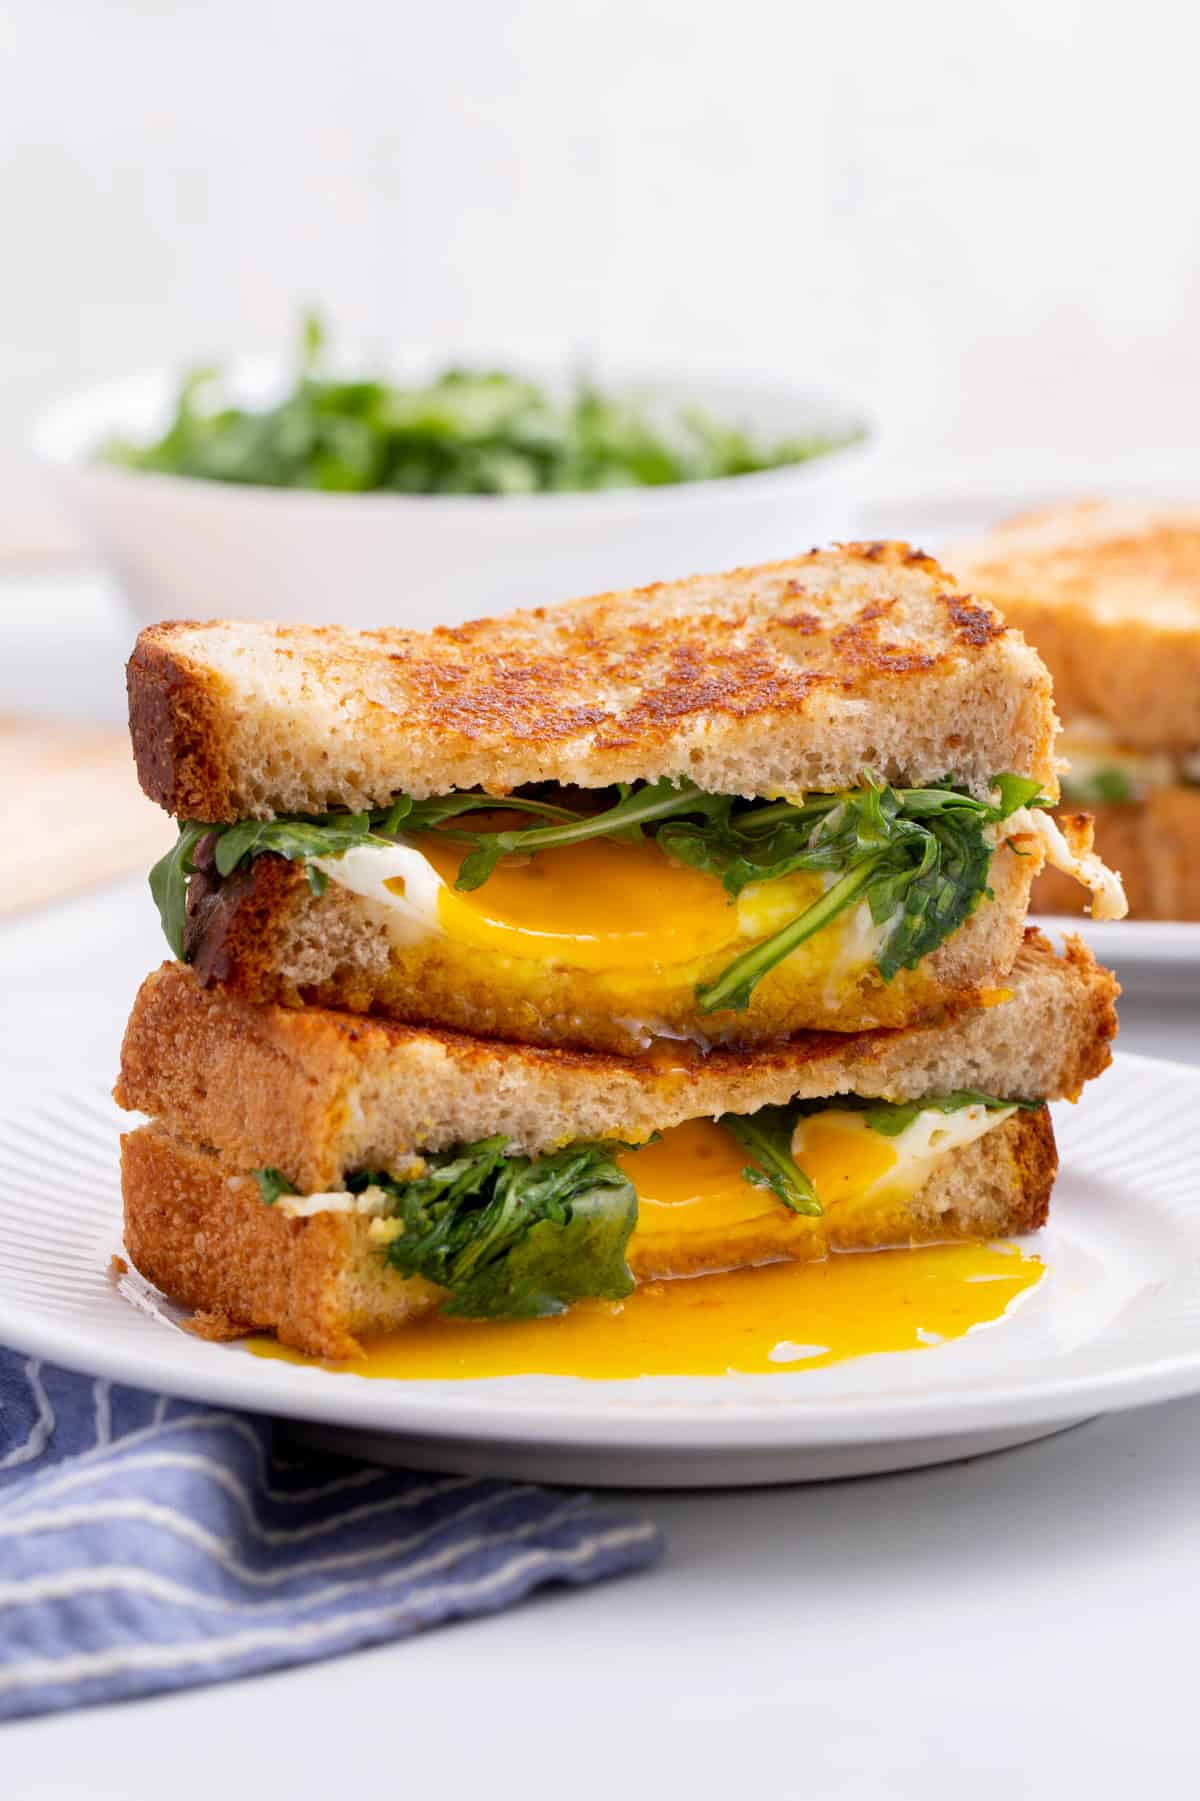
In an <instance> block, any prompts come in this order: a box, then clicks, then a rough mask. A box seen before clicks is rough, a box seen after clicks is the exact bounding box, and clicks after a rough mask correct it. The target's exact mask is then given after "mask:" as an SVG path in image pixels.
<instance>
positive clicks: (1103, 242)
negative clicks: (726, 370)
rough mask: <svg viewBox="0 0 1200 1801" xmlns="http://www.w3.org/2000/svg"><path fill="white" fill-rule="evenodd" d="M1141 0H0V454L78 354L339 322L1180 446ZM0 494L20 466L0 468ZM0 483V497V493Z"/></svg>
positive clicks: (1168, 98)
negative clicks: (562, 346)
mask: <svg viewBox="0 0 1200 1801" xmlns="http://www.w3.org/2000/svg"><path fill="white" fill-rule="evenodd" d="M1196 20H1197V15H1196V14H1195V12H1194V9H1191V8H1185V7H1184V6H1183V5H1182V4H1181V3H1179V0H1177V3H1174V4H1172V3H1170V0H1140V3H1139V4H1137V5H1134V4H1131V3H1125V4H1107V3H1093V4H1086V5H1085V4H1079V3H1074V0H1008V3H996V0H985V3H984V4H975V3H972V0H925V3H924V4H921V3H919V0H918V3H916V4H908V5H901V4H899V3H898V0H892V3H890V4H889V3H887V0H822V3H821V4H809V3H808V0H790V4H789V3H787V0H725V4H722V5H718V4H717V3H716V0H510V3H506V0H423V3H422V4H420V5H414V4H411V3H409V0H4V4H3V5H2V6H0V231H2V236H0V327H2V329H0V456H3V455H4V454H5V453H7V454H8V456H9V458H10V459H11V458H12V457H14V456H15V455H16V454H17V452H18V449H19V446H20V444H21V441H22V438H23V434H24V433H25V431H26V428H27V425H28V422H29V420H30V418H31V417H32V415H33V414H34V413H35V411H36V409H37V408H38V406H39V405H40V404H41V402H42V401H43V399H44V398H46V397H47V396H49V395H51V394H53V393H56V392H58V391H60V390H62V389H64V388H70V387H71V386H72V385H74V384H76V383H78V382H80V381H82V380H85V379H87V378H90V377H93V376H96V375H99V374H104V373H108V372H119V371H122V370H125V369H128V368H131V367H136V366H137V365H139V364H143V363H145V362H148V361H154V360H158V359H162V358H170V359H175V358H184V357H187V356H189V355H191V354H194V353H197V352H202V351H207V350H210V349H220V348H222V347H229V346H234V345H245V344H253V345H271V344H273V343H275V342H276V341H277V340H278V339H279V337H280V336H281V334H284V333H286V332H287V331H288V330H289V328H290V324H291V321H292V318H293V314H294V308H295V304H296V302H297V300H298V299H299V298H300V297H303V296H311V297H314V298H319V299H320V300H321V301H322V302H323V304H324V305H325V307H326V308H327V309H328V311H329V313H330V314H331V316H332V317H334V318H335V319H336V320H337V321H338V322H339V323H340V324H341V325H342V326H343V327H344V329H345V332H346V334H347V335H352V336H353V337H355V338H365V339H366V340H367V341H378V342H381V343H382V342H386V340H387V339H388V338H389V337H404V336H415V337H418V338H426V337H431V336H432V337H436V338H441V337H444V338H445V339H446V340H447V341H448V342H449V341H452V340H453V339H454V338H455V337H456V336H462V337H466V338H474V339H476V340H478V339H487V340H492V341H499V342H503V341H504V340H505V339H506V338H507V337H508V336H510V335H512V336H519V337H521V338H525V339H528V338H531V337H532V338H544V337H548V338H553V339H562V338H564V337H565V338H567V339H569V340H570V341H571V342H572V343H575V344H578V345H581V346H587V345H594V346H601V347H605V348H612V349H614V350H616V351H628V350H630V349H635V350H637V352H638V353H639V355H643V356H646V357H649V358H652V359H653V358H655V357H657V356H659V355H661V356H662V357H664V358H669V359H672V360H674V361H676V362H678V361H680V360H683V361H686V360H687V358H688V357H689V356H696V357H701V356H702V357H704V358H706V359H712V358H719V359H721V360H725V361H727V362H728V363H730V364H731V365H735V366H736V365H740V364H746V365H755V366H763V365H766V366H769V367H774V368H777V369H779V370H781V371H786V372H788V373H789V374H790V375H794V376H797V377H805V376H815V377H819V378H821V379H822V380H830V381H833V382H835V383H838V384H848V385H849V386H850V387H852V388H853V389H855V390H857V391H858V392H860V393H861V394H863V395H865V396H866V397H867V398H868V400H869V401H870V402H871V403H872V404H873V405H874V406H875V408H876V409H877V410H878V411H879V412H880V413H882V414H883V416H884V418H885V420H886V421H887V423H888V424H889V425H890V426H891V427H892V430H893V442H895V443H898V444H899V445H900V446H901V448H902V450H903V451H904V452H905V453H906V454H907V455H910V456H911V457H912V458H915V459H921V458H928V457H932V456H936V457H937V458H938V460H940V461H944V460H945V459H946V456H947V455H950V456H956V455H959V454H960V453H968V452H976V451H979V450H982V449H989V448H995V447H999V448H1006V449H1012V450H1021V449H1029V448H1031V447H1040V448H1047V447H1048V448H1051V449H1054V450H1062V451H1064V452H1074V453H1079V454H1080V455H1086V454H1089V453H1091V452H1093V451H1094V450H1096V449H1100V450H1103V451H1105V452H1112V451H1118V450H1123V449H1125V448H1126V447H1128V446H1129V445H1131V444H1132V445H1137V446H1144V447H1146V448H1147V449H1156V450H1163V449H1171V448H1174V447H1184V446H1189V445H1191V444H1193V443H1194V441H1195V437H1196V428H1195V417H1196V405H1197V397H1198V390H1200V331H1198V329H1197V314H1198V310H1200V207H1198V201H1197V181H1198V175H1200V157H1198V156H1197V150H1198V148H1200V108H1198V105H1197V85H1198V83H1197V53H1198V51H1200V25H1198V24H1197V22H1196ZM6 492H7V494H8V508H9V512H10V519H11V514H12V511H13V508H14V507H15V506H16V505H18V504H19V505H20V506H21V507H22V508H24V507H25V506H26V505H27V503H28V500H29V491H28V489H27V488H23V487H22V486H21V485H20V484H19V483H18V484H17V485H15V486H14V484H13V483H12V482H11V481H10V482H9V483H8V484H7V487H6ZM3 504H4V503H3V502H2V501H0V505H3Z"/></svg>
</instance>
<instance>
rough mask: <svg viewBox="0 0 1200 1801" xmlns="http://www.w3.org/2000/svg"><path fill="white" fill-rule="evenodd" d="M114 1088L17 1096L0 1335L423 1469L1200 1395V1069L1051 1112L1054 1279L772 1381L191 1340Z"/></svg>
mask: <svg viewBox="0 0 1200 1801" xmlns="http://www.w3.org/2000/svg"><path fill="white" fill-rule="evenodd" d="M122 1123H126V1124H127V1123H128V1121H127V1118H126V1116H123V1115H121V1114H119V1113H118V1112H117V1110H116V1108H115V1107H114V1106H113V1104H112V1102H111V1100H110V1099H109V1098H108V1096H107V1094H106V1092H105V1090H104V1088H103V1087H102V1086H101V1085H100V1084H99V1083H98V1082H97V1083H94V1084H91V1083H82V1084H80V1085H78V1087H75V1088H66V1089H64V1090H62V1091H60V1092H58V1093H56V1094H54V1095H53V1096H50V1097H47V1096H46V1095H44V1094H42V1095H41V1096H35V1095H33V1094H29V1093H27V1094H25V1095H24V1096H22V1095H21V1094H20V1093H17V1094H10V1095H8V1096H6V1098H5V1100H4V1103H3V1106H2V1108H0V1340H2V1341H4V1342H6V1343H8V1344H12V1345H16V1346H18V1347H19V1348H22V1349H24V1350H27V1351H29V1352H30V1353H32V1354H34V1355H36V1356H41V1357H45V1358H47V1359H52V1360H54V1361H57V1362H60V1363H64V1364H67V1365H69V1366H71V1367H73V1368H76V1369H82V1370H88V1371H91V1372H94V1373H95V1374H97V1375H102V1376H106V1377H110V1378H112V1379H115V1380H118V1381H124V1382H131V1383H137V1384H140V1385H141V1386H143V1387H148V1388H154V1389H158V1390H164V1391H166V1392H168V1393H170V1394H175V1395H182V1396H185V1397H189V1398H191V1399H193V1400H196V1401H200V1402H206V1403H218V1404H222V1405H228V1406H235V1407H241V1408H247V1409H254V1410H256V1411H259V1412H267V1413H274V1414H277V1415H281V1416H284V1417H287V1418H290V1419H293V1420H299V1421H304V1422H307V1423H308V1424H309V1426H315V1427H316V1428H318V1430H319V1431H321V1432H322V1433H323V1434H324V1435H325V1438H324V1441H325V1442H326V1443H328V1442H329V1438H328V1433H329V1431H330V1429H334V1430H337V1431H339V1432H346V1431H349V1432H350V1433H352V1434H356V1435H358V1436H357V1437H356V1438H354V1439H352V1440H341V1441H339V1442H344V1443H346V1444H347V1448H349V1445H350V1444H351V1443H353V1444H355V1445H357V1446H358V1447H360V1448H361V1446H362V1444H363V1443H364V1440H363V1439H362V1436H361V1435H362V1434H368V1435H370V1443H371V1448H372V1450H373V1451H374V1452H375V1454H379V1452H380V1449H381V1446H382V1448H383V1450H384V1451H385V1452H386V1454H388V1455H390V1456H392V1457H393V1458H394V1459H395V1460H396V1461H399V1462H404V1463H407V1464H411V1465H413V1466H417V1467H437V1468H441V1469H447V1470H467V1471H483V1472H489V1473H495V1474H506V1475H522V1476H524V1475H528V1476H536V1477H541V1478H544V1479H549V1480H560V1481H569V1482H571V1481H589V1482H609V1483H619V1484H622V1485H625V1486H629V1485H636V1484H647V1485H678V1486H683V1485H697V1486H707V1485H712V1484H726V1483H745V1482H764V1481H800V1480H805V1479H810V1478H813V1477H824V1476H831V1475H848V1474H860V1473H864V1472H866V1471H867V1470H879V1469H895V1468H902V1467H907V1466H911V1465H915V1464H919V1463H927V1462H937V1461H941V1460H943V1459H945V1458H949V1457H957V1456H962V1455H966V1454H969V1453H973V1452H978V1451H982V1450H990V1449H996V1448H999V1447H1000V1446H1001V1445H1005V1444H1012V1443H1017V1442H1019V1441H1021V1440H1023V1439H1028V1438H1034V1437H1038V1436H1040V1435H1042V1434H1043V1433H1045V1432H1047V1431H1052V1430H1055V1429H1057V1428H1059V1427H1061V1426H1063V1425H1066V1424H1069V1423H1071V1422H1073V1421H1076V1420H1079V1419H1081V1418H1083V1417H1085V1416H1086V1415H1089V1414H1093V1413H1097V1412H1101V1411H1106V1410H1109V1409H1113V1408H1119V1407H1131V1406H1137V1405H1140V1404H1143V1403H1145V1402H1149V1401H1157V1400H1165V1399H1167V1398H1168V1397H1171V1396H1175V1395H1182V1394H1187V1393H1191V1392H1193V1391H1196V1390H1200V1179H1198V1176H1197V1170H1198V1168H1200V1158H1198V1156H1197V1152H1198V1151H1200V1071H1196V1070H1190V1069H1187V1068H1184V1067H1182V1066H1179V1065H1175V1064H1171V1063H1160V1062H1156V1061H1154V1060H1152V1059H1148V1058H1139V1057H1124V1058H1118V1060H1117V1062H1116V1064H1115V1065H1114V1067H1113V1069H1112V1070H1111V1072H1110V1073H1109V1074H1108V1075H1107V1076H1106V1077H1104V1078H1103V1080H1102V1081H1101V1082H1100V1083H1099V1084H1098V1085H1095V1084H1094V1085H1093V1086H1092V1087H1091V1088H1090V1089H1089V1090H1088V1091H1087V1094H1086V1096H1085V1098H1084V1100H1083V1101H1082V1102H1081V1103H1080V1104H1079V1105H1078V1106H1077V1107H1071V1106H1066V1105H1061V1106H1058V1107H1056V1108H1055V1123H1056V1128H1057V1130H1058V1134H1059V1143H1060V1149H1061V1153H1062V1161H1063V1170H1062V1174H1061V1176H1060V1179H1059V1184H1058V1188H1057V1190H1056V1194H1055V1201H1054V1209H1053V1222H1054V1223H1053V1225H1052V1226H1051V1227H1050V1228H1049V1229H1048V1230H1047V1231H1046V1232H1045V1233H1043V1234H1040V1235H1039V1236H1038V1237H1037V1238H1036V1239H1034V1240H1031V1241H1030V1242H1031V1248H1035V1249H1036V1250H1037V1251H1038V1253H1039V1254H1040V1255H1041V1256H1042V1257H1043V1258H1044V1259H1045V1261H1046V1263H1047V1265H1048V1274H1047V1276H1046V1278H1045V1280H1044V1281H1043V1282H1042V1283H1041V1285H1040V1286H1039V1287H1038V1288H1037V1289H1036V1290H1034V1291H1033V1292H1032V1293H1031V1294H1030V1295H1029V1296H1028V1297H1027V1299H1026V1301H1025V1303H1024V1304H1022V1305H1021V1306H1019V1307H1017V1308H1016V1309H1014V1311H1013V1312H1012V1314H1011V1315H1010V1316H1009V1317H1008V1318H1006V1319H1004V1320H1002V1321H1000V1322H998V1323H997V1324H996V1325H994V1326H992V1327H989V1328H985V1329H983V1330H978V1331H976V1332H974V1333H973V1334H971V1335H970V1336H969V1337H967V1338H966V1339H963V1340H959V1341H957V1342H954V1343H950V1344H945V1345H939V1346H936V1347H934V1348H932V1349H929V1350H923V1351H917V1352H903V1353H891V1354H884V1355H879V1356H871V1357H863V1358H859V1359H857V1360H855V1361H853V1362H850V1363H843V1364H840V1365H835V1366H833V1367H831V1368H826V1369H819V1370H811V1371H806V1372H789V1373H783V1374H780V1375H772V1376H738V1375H733V1376H725V1377H719V1378H708V1377H704V1378H701V1377H662V1378H644V1379H642V1380H641V1381H636V1382H589V1381H581V1380H575V1379H573V1378H569V1377H546V1376H537V1377H509V1378H502V1379H496V1380H492V1381H487V1382H479V1381H461V1382H417V1381H414V1382H381V1381H368V1380H365V1379H363V1378H361V1377H358V1376H354V1375H350V1374H336V1375H335V1374H332V1373H329V1372H326V1371H324V1370H320V1369H313V1368H303V1367H297V1366H295V1365H289V1364H284V1363H276V1362H264V1361H262V1360H261V1359H258V1358H254V1357H251V1356H249V1355H248V1354H247V1353H246V1352H245V1351H244V1350H243V1349H242V1348H240V1347H239V1346H237V1345H213V1344H208V1343H205V1342H203V1341H201V1340H199V1339H196V1338H194V1337H192V1336H191V1335H190V1334H189V1333H187V1332H185V1331H183V1330H182V1329H181V1328H180V1326H179V1324H178V1316H177V1315H175V1314H174V1312H173V1310H172V1309H170V1308H168V1307H167V1306H165V1304H163V1303H162V1301H161V1300H160V1298H159V1297H157V1296H156V1295H155V1293H154V1291H153V1290H151V1289H148V1288H147V1287H146V1286H145V1285H144V1284H142V1283H141V1282H139V1281H137V1280H134V1279H130V1278H125V1279H123V1280H117V1279H116V1278H115V1277H114V1275H113V1274H112V1272H111V1269H110V1258H111V1255H112V1253H113V1252H114V1251H116V1250H117V1249H119V1246H120V1194H119V1186H118V1176H117V1128H118V1125H119V1124H122Z"/></svg>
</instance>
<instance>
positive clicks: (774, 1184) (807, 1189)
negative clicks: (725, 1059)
mask: <svg viewBox="0 0 1200 1801" xmlns="http://www.w3.org/2000/svg"><path fill="white" fill-rule="evenodd" d="M717 1124H718V1125H719V1126H724V1128H725V1130H726V1131H727V1132H728V1133H730V1135H731V1136H732V1137H734V1138H736V1140H737V1142H738V1143H739V1144H740V1145H741V1147H742V1149H743V1150H744V1151H747V1152H749V1154H750V1156H751V1157H753V1158H754V1160H755V1162H754V1164H753V1165H751V1166H750V1167H748V1168H746V1169H744V1170H743V1171H742V1176H743V1179H744V1180H745V1181H747V1182H752V1183H753V1184H754V1185H755V1186H756V1187H759V1188H769V1189H770V1190H771V1193H772V1194H773V1195H775V1196H776V1197H777V1199H779V1200H781V1201H782V1202H783V1204H784V1206H785V1207H790V1208H791V1210H792V1212H793V1213H807V1214H811V1215H813V1216H814V1217H815V1216H816V1215H818V1214H820V1213H821V1212H822V1211H823V1209H822V1207H821V1203H820V1201H819V1200H818V1199H817V1191H816V1189H815V1188H814V1187H813V1185H812V1183H811V1182H810V1181H809V1179H808V1177H807V1176H806V1175H805V1173H804V1171H803V1170H802V1169H801V1168H800V1166H799V1165H798V1164H797V1163H796V1162H795V1160H794V1158H793V1157H792V1133H793V1132H794V1130H795V1113H794V1110H793V1109H792V1108H790V1107H760V1108H759V1110H758V1112H757V1113H750V1114H746V1115H741V1114H737V1113H723V1114H722V1115H721V1116H720V1118H719V1119H718V1121H717Z"/></svg>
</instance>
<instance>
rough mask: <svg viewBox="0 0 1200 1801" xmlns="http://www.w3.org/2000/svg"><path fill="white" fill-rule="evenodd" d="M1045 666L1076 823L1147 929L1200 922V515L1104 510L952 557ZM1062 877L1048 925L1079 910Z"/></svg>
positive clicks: (1011, 534) (1041, 899)
mask: <svg viewBox="0 0 1200 1801" xmlns="http://www.w3.org/2000/svg"><path fill="white" fill-rule="evenodd" d="M950 561H951V563H952V565H953V567H954V570H955V573H956V574H957V575H958V576H959V578H960V579H961V580H962V581H963V582H964V583H965V584H966V585H967V586H968V587H969V588H970V589H971V590H972V591H973V592H974V593H976V594H977V595H978V596H979V597H980V598H981V599H983V600H986V601H988V602H990V603H992V604H994V605H995V606H997V607H999V608H1000V610H1001V611H1002V612H1003V614H1004V616H1005V618H1006V619H1007V620H1008V621H1009V622H1010V623H1011V624H1013V625H1016V626H1019V627H1020V628H1021V630H1022V631H1023V632H1024V633H1025V635H1026V636H1027V637H1028V639H1029V641H1030V643H1031V644H1032V645H1033V646H1034V647H1035V648H1036V649H1037V650H1038V652H1039V653H1040V654H1041V656H1042V657H1044V658H1045V661H1046V663H1047V664H1048V665H1049V668H1050V672H1051V674H1052V676H1053V678H1054V694H1055V700H1056V703H1057V706H1058V710H1059V712H1060V713H1061V715H1062V718H1063V722H1064V731H1063V736H1062V738H1061V740H1060V741H1059V750H1060V752H1061V754H1062V755H1063V756H1064V757H1065V758H1066V759H1068V761H1069V765H1070V767H1069V768H1068V769H1066V770H1065V772H1064V773H1062V775H1061V777H1060V780H1061V785H1062V804H1063V808H1064V810H1068V809H1073V808H1086V809H1087V811H1088V812H1090V813H1091V814H1092V815H1093V816H1094V819H1095V836H1096V844H1097V848H1098V850H1099V853H1100V855H1101V856H1102V857H1103V858H1104V859H1105V861H1106V862H1107V863H1109V864H1110V865H1111V866H1112V867H1114V868H1116V869H1118V870H1119V871H1120V873H1121V877H1122V880H1123V882H1124V885H1125V889H1126V892H1127V893H1128V896H1129V905H1130V911H1131V912H1132V913H1133V914H1134V915H1135V916H1136V917H1138V918H1141V919H1200V507H1182V506H1147V505H1142V504H1136V503H1130V502H1123V503H1117V502H1107V501H1090V502H1081V503H1078V504H1075V505H1071V506H1061V507H1051V508H1047V509H1046V510H1045V511H1041V512H1036V513H1029V514H1026V515H1023V516H1021V517H1019V518H1016V519H1013V520H1011V521H1009V522H1008V523H1006V524H1004V525H1001V526H999V527H997V528H996V529H995V530H994V531H993V532H991V533H989V534H988V535H987V536H986V537H984V538H981V539H978V540H976V541H975V542H973V543H971V544H967V545H963V546H960V547H959V548H958V549H957V550H956V551H955V552H952V553H951V555H950ZM1079 904H1080V899H1079V893H1078V890H1077V889H1076V887H1075V886H1074V884H1072V883H1070V882H1068V881H1064V880H1063V878H1062V876H1061V875H1060V874H1059V873H1058V872H1057V871H1054V870H1048V871H1047V872H1045V873H1044V874H1042V875H1040V876H1039V877H1038V880H1037V882H1036V884H1035V887H1034V894H1033V905H1034V907H1035V908H1036V909H1037V910H1039V911H1041V912H1048V913H1066V912H1074V911H1076V910H1078V907H1079Z"/></svg>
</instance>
